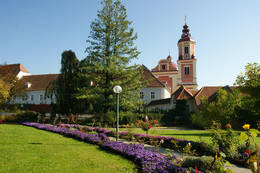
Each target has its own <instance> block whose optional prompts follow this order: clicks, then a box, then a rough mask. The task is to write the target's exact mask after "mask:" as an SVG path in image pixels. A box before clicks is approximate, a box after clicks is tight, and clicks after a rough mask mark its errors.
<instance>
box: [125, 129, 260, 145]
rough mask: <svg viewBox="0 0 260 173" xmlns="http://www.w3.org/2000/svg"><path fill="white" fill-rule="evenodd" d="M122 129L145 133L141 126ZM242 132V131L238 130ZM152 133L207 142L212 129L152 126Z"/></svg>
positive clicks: (258, 143) (150, 132) (257, 139)
mask: <svg viewBox="0 0 260 173" xmlns="http://www.w3.org/2000/svg"><path fill="white" fill-rule="evenodd" d="M120 131H130V132H135V133H143V134H145V132H144V131H143V130H142V129H140V128H129V129H127V128H125V129H124V128H120ZM237 133H238V134H240V132H239V131H238V132H237ZM149 134H150V135H158V136H172V137H175V138H178V139H186V140H191V141H197V142H206V143H210V131H207V130H176V129H170V130H169V129H167V128H165V129H161V130H159V129H156V128H152V129H151V130H149ZM256 142H257V145H258V146H259V147H260V136H259V135H258V137H257V138H256Z"/></svg>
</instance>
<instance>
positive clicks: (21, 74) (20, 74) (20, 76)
mask: <svg viewBox="0 0 260 173" xmlns="http://www.w3.org/2000/svg"><path fill="white" fill-rule="evenodd" d="M29 75H31V74H30V73H26V72H23V71H20V72H19V73H18V74H17V78H18V79H21V78H22V77H23V76H29Z"/></svg>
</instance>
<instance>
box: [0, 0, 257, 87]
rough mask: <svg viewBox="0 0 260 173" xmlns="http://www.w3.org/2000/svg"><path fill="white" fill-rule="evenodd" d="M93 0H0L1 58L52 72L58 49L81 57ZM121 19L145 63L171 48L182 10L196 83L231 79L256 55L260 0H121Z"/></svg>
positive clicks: (97, 2) (174, 53) (94, 12)
mask: <svg viewBox="0 0 260 173" xmlns="http://www.w3.org/2000/svg"><path fill="white" fill-rule="evenodd" d="M100 2H101V1H100V0H75V1H72V0H44V1H43V0H23V1H21V0H0V64H2V63H8V64H13V63H21V64H23V65H24V66H25V68H27V69H28V70H29V71H30V72H31V73H32V74H46V73H58V72H59V70H60V60H61V53H62V52H63V51H64V50H69V49H71V50H73V51H74V52H75V53H76V55H77V57H78V58H79V59H83V58H85V57H86V53H85V52H84V51H85V48H86V46H87V44H86V39H87V38H88V35H89V33H90V24H91V22H92V21H93V20H94V19H95V18H97V17H96V16H97V10H100V9H101V5H100ZM123 4H124V5H125V7H126V9H127V14H128V19H129V20H130V21H132V22H133V25H132V26H133V27H134V29H135V32H137V34H138V39H137V40H136V42H135V43H136V45H137V47H138V49H139V50H140V51H141V54H140V56H139V59H138V60H136V61H135V63H138V64H144V65H146V66H147V67H148V68H149V69H151V68H153V67H155V66H156V65H157V63H158V61H159V60H160V59H162V58H166V57H167V56H168V54H169V52H170V54H171V56H172V57H173V61H174V62H175V63H177V54H178V52H177V41H178V40H179V38H180V36H181V30H182V26H183V24H184V16H187V24H188V25H189V27H190V32H191V35H192V37H193V38H194V39H195V40H196V42H197V44H196V47H195V56H196V58H197V79H198V84H199V88H200V87H201V86H211V85H232V84H233V83H234V81H235V79H236V76H237V75H238V74H239V73H240V72H242V71H244V66H245V65H246V64H247V63H249V62H258V63H260V52H259V51H260V43H259V40H260V29H259V28H260V13H259V7H260V1H259V0H247V1H245V0H228V1H227V0H218V1H207V0H196V1H194V0H186V1H177V0H160V1H159V0H128V1H123Z"/></svg>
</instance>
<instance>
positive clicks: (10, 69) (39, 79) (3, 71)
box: [0, 64, 58, 105]
mask: <svg viewBox="0 0 260 173" xmlns="http://www.w3.org/2000/svg"><path fill="white" fill-rule="evenodd" d="M7 75H10V76H11V77H14V78H15V77H16V78H17V79H19V80H22V81H23V82H24V85H25V86H24V87H25V94H23V96H22V97H14V98H12V100H11V102H10V103H11V104H35V105H40V104H47V105H48V104H51V102H55V98H47V97H45V90H46V88H47V86H48V85H49V84H50V82H52V81H54V80H56V79H57V77H58V74H43V75H31V74H30V73H29V71H28V70H27V69H26V68H24V67H23V65H22V64H9V65H1V66H0V77H5V76H7Z"/></svg>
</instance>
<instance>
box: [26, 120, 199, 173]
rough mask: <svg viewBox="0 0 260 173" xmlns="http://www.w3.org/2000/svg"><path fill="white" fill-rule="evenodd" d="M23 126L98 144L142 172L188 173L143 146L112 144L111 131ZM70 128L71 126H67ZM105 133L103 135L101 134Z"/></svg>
mask: <svg viewBox="0 0 260 173" xmlns="http://www.w3.org/2000/svg"><path fill="white" fill-rule="evenodd" d="M22 124H23V125H26V126H30V127H35V128H38V129H42V130H47V131H51V132H55V133H59V134H62V135H64V136H67V137H71V138H75V139H78V140H81V141H85V142H88V143H92V144H97V145H99V146H100V147H101V148H104V149H107V150H109V151H112V152H115V153H119V154H121V155H123V156H125V157H127V158H129V159H131V160H133V161H134V162H135V163H136V164H138V165H139V166H140V167H141V170H142V172H160V173H167V172H176V173H177V172H178V173H182V172H183V173H184V172H187V170H188V169H187V168H181V167H178V166H176V165H174V164H173V163H171V162H170V160H169V159H167V158H166V157H165V156H163V155H161V154H159V153H156V152H153V151H149V150H146V149H145V148H144V146H143V145H141V144H125V143H122V142H112V141H109V139H108V137H107V135H106V134H109V133H111V131H110V132H109V130H106V129H103V128H99V129H95V130H97V131H99V133H94V134H86V133H84V132H81V131H79V130H71V129H69V128H63V127H57V126H51V125H44V124H39V123H28V122H25V123H22ZM67 127H69V125H68V126H67ZM89 130H91V131H94V129H92V128H89ZM101 132H103V133H101ZM190 172H191V173H192V172H199V171H195V170H193V169H192V170H191V171H190Z"/></svg>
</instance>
